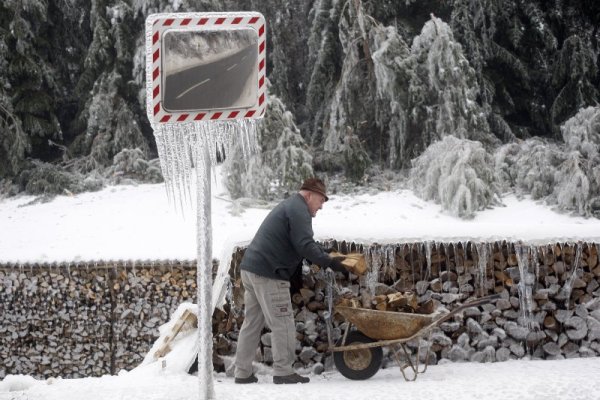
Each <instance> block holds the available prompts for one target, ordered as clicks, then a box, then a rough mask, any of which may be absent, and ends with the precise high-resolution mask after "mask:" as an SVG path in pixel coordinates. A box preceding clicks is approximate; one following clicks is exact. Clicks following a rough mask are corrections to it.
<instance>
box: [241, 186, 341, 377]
mask: <svg viewBox="0 0 600 400" xmlns="http://www.w3.org/2000/svg"><path fill="white" fill-rule="evenodd" d="M327 200H328V197H327V194H326V190H325V184H324V183H323V181H321V180H320V179H317V178H310V179H307V180H305V181H304V183H303V184H302V186H301V187H300V191H299V192H298V193H295V194H294V195H292V196H290V197H289V198H287V199H286V200H284V201H282V202H281V203H279V204H278V205H277V206H276V207H275V208H274V209H273V210H272V211H271V212H270V213H269V215H267V217H266V218H265V220H264V221H263V223H262V224H261V226H260V228H259V229H258V232H257V233H256V235H255V236H254V239H253V240H252V242H251V243H250V245H249V246H248V248H247V249H246V252H245V253H244V257H243V259H242V263H241V265H240V268H241V275H242V283H243V285H244V290H245V293H244V302H245V306H246V315H245V318H244V323H243V324H242V328H241V329H240V335H239V338H238V345H237V352H236V358H235V382H236V383H254V382H257V381H258V379H257V378H256V376H255V375H254V373H253V370H252V361H253V360H254V356H255V353H256V348H257V346H258V344H259V341H260V334H261V331H262V329H263V327H264V326H265V324H266V326H267V327H269V329H271V332H272V339H271V342H272V349H273V383H276V384H282V383H307V382H309V381H310V379H309V378H308V377H304V376H300V375H298V374H297V373H295V372H294V369H293V367H292V364H293V362H294V360H295V358H296V325H295V323H294V314H293V311H292V301H291V296H290V278H291V277H292V276H293V275H294V273H296V272H297V270H298V268H302V259H304V258H306V259H309V260H310V261H311V262H313V263H315V264H317V265H320V266H321V267H323V268H327V267H330V268H331V269H333V270H334V271H342V272H343V271H345V268H344V266H343V265H342V264H341V261H342V260H343V259H344V257H333V258H332V257H330V256H329V255H328V254H327V253H326V252H325V251H324V250H323V248H322V247H321V246H319V245H318V244H317V243H316V242H315V240H314V239H313V230H312V218H314V217H315V216H316V215H317V211H319V210H320V209H321V208H323V203H325V202H326V201H327Z"/></svg>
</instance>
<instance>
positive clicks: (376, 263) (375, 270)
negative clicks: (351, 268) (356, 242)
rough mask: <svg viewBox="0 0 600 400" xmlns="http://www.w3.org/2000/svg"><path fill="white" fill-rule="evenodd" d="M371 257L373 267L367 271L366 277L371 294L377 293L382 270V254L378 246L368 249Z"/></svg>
mask: <svg viewBox="0 0 600 400" xmlns="http://www.w3.org/2000/svg"><path fill="white" fill-rule="evenodd" d="M368 252H369V258H370V260H371V268H370V269H369V271H368V272H367V275H366V277H365V284H366V287H367V292H368V293H369V294H374V293H375V284H376V283H377V282H378V281H379V272H380V270H381V256H380V254H379V252H378V250H377V248H371V249H369V250H368Z"/></svg>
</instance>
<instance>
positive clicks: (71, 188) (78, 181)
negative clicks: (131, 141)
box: [17, 160, 103, 197]
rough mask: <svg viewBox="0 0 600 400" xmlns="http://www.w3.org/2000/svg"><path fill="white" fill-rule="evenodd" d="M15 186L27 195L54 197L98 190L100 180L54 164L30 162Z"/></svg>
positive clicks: (100, 185)
mask: <svg viewBox="0 0 600 400" xmlns="http://www.w3.org/2000/svg"><path fill="white" fill-rule="evenodd" d="M17 184H18V185H19V187H20V188H21V190H24V191H25V192H27V193H28V194H32V195H41V196H50V197H52V196H55V195H60V194H74V193H81V192H88V191H94V190H100V189H101V188H102V186H103V182H102V180H101V179H97V178H95V177H94V176H93V175H90V176H88V177H85V176H84V175H82V174H80V173H77V172H69V171H66V170H64V169H62V168H60V167H59V166H56V165H54V164H49V163H45V162H42V161H37V160H36V161H32V162H31V163H30V164H29V165H28V166H27V168H25V169H24V170H23V171H21V173H20V174H19V176H18V178H17Z"/></svg>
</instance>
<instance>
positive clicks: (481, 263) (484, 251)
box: [475, 242, 488, 296]
mask: <svg viewBox="0 0 600 400" xmlns="http://www.w3.org/2000/svg"><path fill="white" fill-rule="evenodd" d="M475 249H476V250H477V257H478V260H477V264H478V265H477V266H478V267H479V287H480V288H481V296H485V293H486V288H485V278H486V267H487V257H488V245H487V244H486V243H481V242H480V243H478V244H476V245H475Z"/></svg>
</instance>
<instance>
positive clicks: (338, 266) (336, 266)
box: [329, 256, 347, 273]
mask: <svg viewBox="0 0 600 400" xmlns="http://www.w3.org/2000/svg"><path fill="white" fill-rule="evenodd" d="M345 259H346V257H344V256H337V257H331V264H329V268H331V269H332V270H334V271H336V272H343V273H346V272H347V270H346V267H344V264H342V261H344V260H345Z"/></svg>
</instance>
